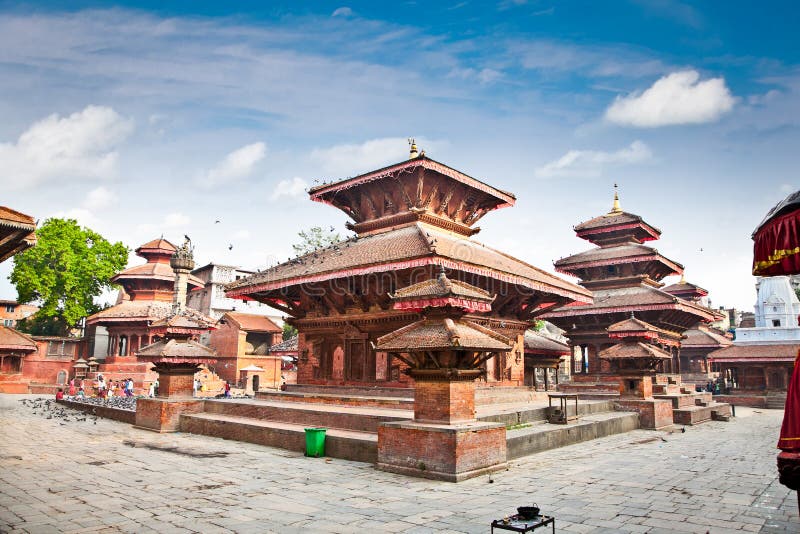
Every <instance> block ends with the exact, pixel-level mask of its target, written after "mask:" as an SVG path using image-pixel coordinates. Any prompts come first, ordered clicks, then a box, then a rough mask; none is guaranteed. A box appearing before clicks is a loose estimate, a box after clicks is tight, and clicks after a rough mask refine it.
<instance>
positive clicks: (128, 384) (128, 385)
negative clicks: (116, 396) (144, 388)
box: [125, 378, 133, 397]
mask: <svg viewBox="0 0 800 534" xmlns="http://www.w3.org/2000/svg"><path fill="white" fill-rule="evenodd" d="M125 396H126V397H133V378H128V379H127V380H126V381H125Z"/></svg>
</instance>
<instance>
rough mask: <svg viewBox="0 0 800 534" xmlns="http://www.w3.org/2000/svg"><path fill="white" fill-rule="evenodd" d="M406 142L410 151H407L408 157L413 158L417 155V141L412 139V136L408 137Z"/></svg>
mask: <svg viewBox="0 0 800 534" xmlns="http://www.w3.org/2000/svg"><path fill="white" fill-rule="evenodd" d="M408 144H409V146H411V151H410V152H409V155H408V159H414V158H417V157H419V150H417V142H416V141H415V140H414V138H413V137H409V138H408Z"/></svg>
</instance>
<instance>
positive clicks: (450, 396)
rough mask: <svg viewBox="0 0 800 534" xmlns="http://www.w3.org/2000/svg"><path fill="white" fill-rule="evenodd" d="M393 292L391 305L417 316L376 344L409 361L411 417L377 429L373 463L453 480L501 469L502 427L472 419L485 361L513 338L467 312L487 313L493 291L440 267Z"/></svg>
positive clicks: (503, 452)
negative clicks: (433, 274) (435, 274)
mask: <svg viewBox="0 0 800 534" xmlns="http://www.w3.org/2000/svg"><path fill="white" fill-rule="evenodd" d="M391 298H392V301H393V307H394V308H395V309H402V310H412V311H414V312H418V313H421V314H422V319H421V320H419V321H416V322H414V323H411V324H410V325H408V326H405V327H402V328H399V329H398V330H395V331H394V332H391V333H389V334H386V335H384V336H381V337H380V338H378V340H377V344H376V347H375V348H376V350H378V351H382V352H386V353H388V354H391V355H392V356H393V357H395V358H397V359H399V360H400V361H402V362H404V363H405V364H406V366H407V368H406V371H405V372H406V373H407V374H408V375H409V376H411V377H412V378H413V379H414V420H413V421H411V422H397V423H385V424H383V425H382V426H381V427H380V429H379V430H378V463H377V467H378V468H379V469H382V470H384V471H391V472H395V473H403V474H406V475H413V476H421V477H425V478H435V479H440V480H448V481H453V482H457V481H460V480H464V479H466V478H471V477H474V476H477V475H480V474H483V473H486V472H490V471H493V470H497V469H500V468H503V467H504V466H505V464H506V432H505V427H504V426H503V425H502V424H498V423H482V422H478V421H477V420H476V419H475V379H476V378H478V377H480V376H482V375H483V374H485V369H484V368H483V364H484V362H486V360H488V359H489V358H491V357H493V356H494V355H495V354H497V353H501V352H505V351H508V350H509V349H510V348H511V346H512V345H513V342H512V340H510V339H508V338H507V337H505V336H503V335H501V334H498V333H496V332H494V331H492V330H490V329H489V328H486V327H483V326H481V325H479V324H476V323H474V322H472V321H469V320H467V319H465V318H464V315H465V314H466V313H474V312H482V313H488V312H489V311H490V310H491V303H492V302H493V300H494V297H492V296H491V295H490V294H489V293H488V292H487V291H485V290H483V289H480V288H478V287H475V286H471V285H469V284H466V283H464V282H460V281H457V280H450V279H449V278H448V277H447V275H446V274H445V272H444V270H443V269H442V270H441V271H440V273H439V275H438V277H436V278H434V279H431V280H427V281H424V282H420V283H418V284H414V285H412V286H409V287H407V288H404V289H400V290H398V291H397V292H396V293H394V294H393V295H391Z"/></svg>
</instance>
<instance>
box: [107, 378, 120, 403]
mask: <svg viewBox="0 0 800 534" xmlns="http://www.w3.org/2000/svg"><path fill="white" fill-rule="evenodd" d="M117 387H118V386H117V384H115V383H114V382H113V381H111V380H109V381H108V388H107V389H106V398H108V399H110V398H111V397H113V396H114V390H116V389H117Z"/></svg>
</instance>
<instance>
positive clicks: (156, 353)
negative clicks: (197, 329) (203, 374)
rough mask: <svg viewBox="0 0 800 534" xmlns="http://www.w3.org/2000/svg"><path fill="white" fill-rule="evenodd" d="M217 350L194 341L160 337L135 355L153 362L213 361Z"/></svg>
mask: <svg viewBox="0 0 800 534" xmlns="http://www.w3.org/2000/svg"><path fill="white" fill-rule="evenodd" d="M216 356H217V351H215V350H214V349H212V348H210V347H206V346H205V345H201V344H200V343H197V342H196V341H191V340H179V339H162V340H159V341H156V342H155V343H152V344H150V345H147V346H146V347H142V348H141V349H140V350H139V351H138V352H137V353H136V357H137V358H139V359H140V360H146V361H150V362H154V363H160V362H163V363H214V362H215V361H216Z"/></svg>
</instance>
